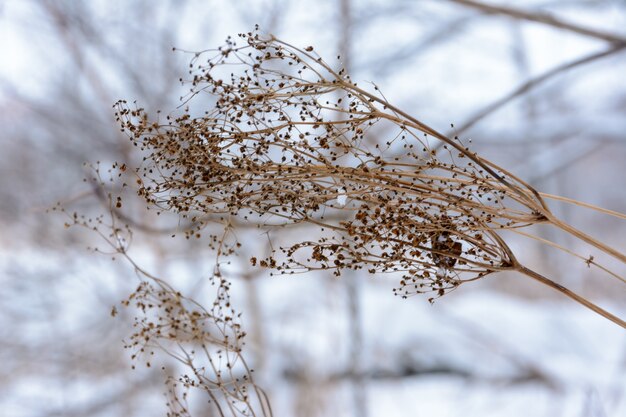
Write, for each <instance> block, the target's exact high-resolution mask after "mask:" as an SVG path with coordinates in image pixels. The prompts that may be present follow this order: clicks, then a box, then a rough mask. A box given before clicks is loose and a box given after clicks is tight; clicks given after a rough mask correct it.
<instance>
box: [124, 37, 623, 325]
mask: <svg viewBox="0 0 626 417" xmlns="http://www.w3.org/2000/svg"><path fill="white" fill-rule="evenodd" d="M240 38H241V41H240V42H241V43H243V45H238V44H237V43H236V42H235V41H234V40H232V39H228V40H227V42H226V45H225V46H223V47H221V48H219V49H217V50H209V51H204V52H202V53H198V54H196V55H195V58H194V59H193V60H192V63H191V65H190V67H191V69H190V75H191V80H190V83H191V86H192V87H191V91H190V94H189V96H188V97H186V98H185V101H186V105H188V106H191V105H192V104H194V103H195V102H198V101H206V100H209V103H210V110H207V111H204V112H203V113H201V112H198V114H197V115H195V113H194V110H193V109H190V108H189V107H188V108H187V109H186V110H185V111H183V112H182V114H181V115H179V116H177V117H174V116H166V117H163V116H161V115H159V116H158V118H157V119H156V120H152V119H151V117H150V116H149V115H148V114H146V112H145V111H144V110H143V109H141V108H130V107H129V106H128V105H127V103H126V102H124V101H121V102H119V103H117V105H116V106H117V117H118V120H119V121H120V123H121V126H122V129H123V130H124V131H125V132H127V133H128V134H129V135H130V137H131V140H132V141H133V143H134V144H135V145H136V146H138V147H139V148H140V149H141V150H142V151H144V152H146V157H145V158H144V163H143V165H142V166H140V167H138V168H137V169H136V174H137V176H138V184H139V190H138V192H139V194H140V195H141V196H142V197H144V198H145V199H146V200H147V202H148V203H150V205H152V206H155V207H158V208H159V209H162V210H166V211H173V212H176V213H180V214H181V215H182V216H184V217H188V218H190V219H192V220H193V221H194V224H195V227H194V228H193V229H191V230H190V231H189V233H190V234H199V233H200V232H201V229H202V228H203V226H204V225H205V223H206V217H207V216H208V217H211V216H213V217H215V216H218V217H221V218H222V219H224V220H225V221H228V219H235V218H236V219H240V220H243V221H248V222H252V223H257V224H261V225H263V226H264V227H280V226H283V225H288V224H299V223H306V224H309V225H314V226H317V227H318V230H319V233H318V234H317V235H314V236H313V237H312V238H310V239H307V240H300V241H296V242H294V243H292V244H290V245H287V246H284V247H281V248H278V249H276V250H274V251H273V253H272V254H271V256H269V257H267V258H264V259H260V260H258V259H257V258H253V259H252V260H251V261H252V263H253V264H257V263H258V264H260V265H261V266H266V267H270V268H273V269H276V270H277V271H279V272H280V273H296V272H303V271H310V270H319V269H325V270H332V271H334V273H335V274H337V275H339V274H340V273H341V271H342V270H344V269H353V270H361V269H363V270H366V271H368V272H370V273H385V272H399V273H402V275H403V278H402V280H401V281H400V286H399V287H398V288H397V289H396V293H397V294H399V295H401V296H404V297H406V296H409V295H411V294H414V293H423V292H432V293H434V296H441V295H443V294H445V293H446V292H447V291H450V290H453V289H454V288H456V287H458V286H459V285H460V284H462V283H463V282H466V281H470V280H475V279H478V278H480V277H484V276H486V275H487V274H491V273H494V272H497V271H506V270H515V271H519V272H521V273H523V274H525V275H527V276H529V277H532V278H534V279H537V280H539V281H541V282H543V283H544V284H546V285H549V286H551V287H553V288H555V289H557V290H559V291H561V292H562V293H564V294H566V295H568V296H569V297H571V298H573V299H575V300H576V301H578V302H580V303H582V304H584V305H585V306H587V307H589V308H591V309H593V310H594V311H596V312H598V313H599V314H601V315H603V316H605V317H607V318H609V319H610V320H612V321H614V322H615V323H618V324H619V325H621V326H622V327H626V323H625V322H624V321H623V320H621V319H619V318H617V317H615V316H613V315H611V314H610V313H608V312H606V311H604V310H602V309H601V308H599V307H597V306H596V305H594V304H592V303H591V302H589V301H588V300H586V299H584V298H582V297H580V296H578V295H576V294H574V293H572V292H570V291H569V290H567V289H565V288H563V287H562V286H560V285H558V284H556V283H554V282H553V281H551V280H549V279H547V278H545V277H543V276H542V275H540V274H538V273H537V272H535V271H532V270H530V269H528V268H526V267H525V266H523V265H521V264H520V263H519V261H518V260H517V259H516V257H515V255H514V254H513V252H512V251H511V249H510V248H509V246H508V245H507V243H506V242H505V241H504V240H503V239H502V237H501V236H500V234H499V231H501V230H503V229H506V230H514V231H515V230H519V229H521V228H524V227H526V226H529V225H535V224H539V223H549V224H552V225H554V226H556V227H558V228H560V229H562V230H564V231H566V232H568V233H570V234H572V235H574V236H575V237H577V238H579V239H582V240H583V241H585V242H587V243H589V244H591V245H592V246H595V247H596V248H597V249H599V250H601V251H603V252H605V253H607V254H609V255H612V256H614V257H615V258H617V259H619V260H621V261H622V262H626V256H624V255H623V254H621V253H619V252H618V251H616V250H614V249H612V248H610V247H607V246H606V245H604V244H602V243H601V242H598V241H596V240H594V239H593V238H591V237H589V236H587V235H585V234H583V233H582V232H580V231H578V230H576V229H574V228H573V227H571V226H570V225H568V224H566V223H564V222H562V221H561V220H559V219H557V218H556V217H555V216H554V215H553V214H552V213H551V212H550V210H549V208H548V206H547V205H546V203H545V202H544V199H543V198H542V194H540V193H539V192H537V191H536V190H534V189H533V188H532V187H531V186H529V185H528V184H527V183H525V182H524V181H522V180H521V179H519V178H517V177H515V176H514V175H512V174H511V173H509V172H507V171H506V170H504V169H503V168H501V167H498V166H496V165H495V164H493V163H492V162H490V161H487V160H485V159H484V158H482V157H480V156H478V155H477V154H476V153H474V152H472V151H471V150H470V149H469V148H467V147H466V146H465V145H464V144H463V143H461V141H460V140H458V139H457V138H454V139H450V138H448V137H446V136H445V135H443V134H441V133H439V132H437V131H435V130H434V129H432V128H430V127H428V126H427V125H425V124H423V123H421V122H420V121H418V120H416V119H415V118H413V117H411V116H410V115H409V114H407V113H405V112H403V111H402V110H400V109H398V108H396V107H394V106H393V105H391V104H390V103H389V102H387V100H386V99H385V98H384V96H383V95H382V94H381V93H380V92H379V91H378V88H377V87H376V86H375V85H373V86H372V88H370V90H373V92H370V91H368V90H367V89H364V88H362V87H361V86H358V85H357V83H355V82H353V81H352V80H351V79H350V77H349V75H347V74H346V73H345V72H344V71H343V70H339V71H336V70H334V69H333V67H331V66H330V65H329V64H328V63H326V62H325V61H324V60H322V59H321V58H320V57H319V56H318V55H317V54H316V53H315V51H314V50H313V48H312V47H308V48H304V49H300V48H297V47H294V46H292V45H290V44H288V43H285V42H283V41H281V40H278V39H276V38H274V37H272V36H269V37H264V36H261V35H259V34H258V33H257V32H251V33H247V34H241V35H240ZM375 136H377V137H380V136H384V137H385V139H383V140H380V139H377V140H372V138H373V137H375ZM229 224H230V223H229ZM580 258H582V257H580ZM582 259H585V258H582ZM588 262H591V263H594V262H593V261H592V259H589V260H588ZM618 278H619V279H622V278H620V277H618ZM622 280H623V279H622Z"/></svg>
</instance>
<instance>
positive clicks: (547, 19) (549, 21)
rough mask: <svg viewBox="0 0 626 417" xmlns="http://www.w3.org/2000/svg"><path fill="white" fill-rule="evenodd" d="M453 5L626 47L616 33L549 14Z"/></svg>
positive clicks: (462, 0) (470, 2) (469, 0)
mask: <svg viewBox="0 0 626 417" xmlns="http://www.w3.org/2000/svg"><path fill="white" fill-rule="evenodd" d="M450 1H452V2H453V3H458V4H462V5H464V6H467V7H471V8H473V9H478V10H480V11H482V12H484V13H488V14H500V15H505V16H509V17H512V18H514V19H520V20H528V21H530V22H535V23H540V24H543V25H547V26H552V27H555V28H559V29H563V30H567V31H570V32H574V33H577V34H579V35H584V36H588V37H591V38H596V39H601V40H603V41H606V42H610V43H613V44H615V45H622V46H623V45H626V37H624V36H621V35H616V34H614V33H610V32H605V31H602V30H596V29H591V28H587V27H584V26H580V25H576V24H574V23H571V22H567V21H565V20H562V19H559V18H556V17H554V16H551V15H549V14H547V13H540V12H529V11H526V10H520V9H516V8H513V7H507V6H496V5H492V4H488V3H483V2H480V1H475V0H450Z"/></svg>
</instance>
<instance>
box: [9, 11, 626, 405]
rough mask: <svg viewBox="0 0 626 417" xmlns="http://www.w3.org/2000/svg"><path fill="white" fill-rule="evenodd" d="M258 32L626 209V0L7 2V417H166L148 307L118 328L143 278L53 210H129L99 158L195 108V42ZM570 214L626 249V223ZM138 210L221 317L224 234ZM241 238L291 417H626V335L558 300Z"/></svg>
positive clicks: (268, 355) (251, 353)
mask: <svg viewBox="0 0 626 417" xmlns="http://www.w3.org/2000/svg"><path fill="white" fill-rule="evenodd" d="M487 1H488V2H487ZM255 24H259V25H260V27H261V29H262V30H263V31H264V32H268V33H273V34H275V35H276V36H278V37H280V38H282V39H284V40H286V41H288V42H289V43H292V44H294V45H298V46H301V47H304V46H308V45H314V46H315V48H316V51H317V52H318V53H319V54H320V55H321V56H323V57H327V58H328V60H329V61H331V60H332V58H333V57H335V56H336V55H337V54H341V56H342V59H343V64H344V65H345V66H346V67H347V68H348V69H349V72H350V73H351V74H352V78H353V79H354V80H356V81H358V82H359V83H361V82H363V83H364V84H363V85H366V84H365V82H368V81H371V82H375V83H376V85H377V86H378V87H379V88H380V89H381V91H382V92H383V93H384V94H385V96H386V98H387V99H388V100H389V101H390V102H391V103H393V104H395V105H396V106H398V107H400V108H402V109H404V110H405V111H407V112H408V113H410V114H412V115H413V116H415V117H416V118H418V119H420V120H421V121H423V122H425V123H427V124H428V125H430V126H433V127H434V128H436V129H438V130H440V131H443V132H446V133H450V134H452V135H459V136H460V137H461V138H463V140H469V139H470V138H471V139H472V147H473V150H475V151H477V152H478V153H479V154H482V155H484V156H485V157H486V158H487V159H490V160H492V161H494V162H496V163H497V164H499V165H501V166H504V167H507V168H508V169H509V170H510V171H512V172H514V173H515V174H516V175H518V176H519V177H521V178H523V179H525V180H527V181H528V182H529V183H530V184H532V185H533V186H535V187H537V188H538V189H540V190H541V191H544V192H548V193H552V194H558V195H563V196H566V197H569V198H574V199H579V200H582V201H585V202H588V203H591V204H595V205H598V206H602V207H605V208H608V209H611V210H615V211H619V212H626V187H625V186H624V180H625V179H626V164H624V162H625V161H626V78H625V74H626V29H625V28H626V2H625V1H623V0H554V1H549V0H542V1H538V0H526V1H508V2H504V1H496V0H485V2H484V3H483V2H482V1H470V0H420V1H409V0H336V1H331V0H315V1H313V0H302V1H297V2H296V1H287V0H258V1H252V0H248V1H244V0H231V1H229V2H223V1H217V0H214V1H211V0H176V1H174V0H169V1H168V0H159V1H154V0H106V1H105V0H93V1H89V2H86V1H73V0H4V1H0V123H1V124H2V129H1V130H0V230H1V232H0V245H1V246H0V247H1V250H0V282H1V285H0V410H2V411H1V412H0V414H1V415H3V416H7V417H9V416H11V417H18V416H19V417H21V416H24V417H26V416H103V417H104V416H120V415H124V416H153V415H165V413H166V408H165V405H164V404H165V398H164V397H163V393H164V392H165V389H166V388H165V385H164V384H163V374H162V373H161V372H160V371H159V370H158V369H157V368H158V367H153V368H147V369H143V368H142V369H139V368H138V369H136V370H131V368H130V367H131V361H130V358H129V353H128V352H126V351H125V350H124V349H123V345H124V342H123V340H124V339H127V338H128V337H129V334H130V332H131V325H132V317H133V311H132V310H120V312H119V314H118V315H117V316H116V317H114V318H113V317H111V314H110V312H111V308H112V306H114V305H116V304H118V303H119V301H120V300H122V299H123V298H125V297H127V296H128V294H129V293H130V292H131V291H132V290H133V289H134V288H135V287H136V285H137V283H138V277H137V276H136V274H135V273H134V272H133V269H132V268H131V267H130V265H129V264H128V263H125V262H124V261H122V260H115V261H112V260H111V257H109V256H105V255H101V254H94V253H93V251H90V250H88V249H87V248H88V247H93V245H96V244H97V236H96V235H95V234H94V233H89V232H88V231H81V230H77V229H74V228H72V229H70V230H67V229H65V228H64V227H63V223H64V222H65V221H66V219H65V218H64V217H63V216H62V215H59V214H58V213H47V210H48V209H49V208H51V207H53V206H54V205H55V204H56V203H57V202H59V201H60V202H62V203H63V204H64V205H65V206H66V207H71V208H72V209H73V210H77V211H80V212H82V213H94V214H97V213H101V212H103V211H106V206H105V204H104V202H103V201H102V199H101V198H99V196H98V193H97V192H95V190H94V189H93V188H92V187H91V186H90V185H89V183H85V182H83V178H84V177H85V176H86V175H87V174H88V172H87V171H86V169H85V167H84V166H83V164H84V163H85V162H88V163H95V162H96V161H100V162H101V164H102V166H103V167H104V166H107V165H109V166H110V164H112V163H113V162H114V161H119V162H120V163H126V164H127V165H129V166H133V164H136V163H137V162H138V160H139V158H140V156H141V155H139V154H136V153H135V152H133V150H132V149H131V148H132V147H131V144H130V142H129V141H128V138H127V137H126V136H125V135H123V134H122V133H121V132H120V130H119V127H118V126H117V124H116V122H115V120H114V117H113V109H112V105H113V104H114V102H115V101H117V100H118V99H126V100H128V101H129V102H132V101H134V100H136V101H137V102H138V103H139V105H141V106H143V107H146V108H147V109H149V110H150V111H156V110H158V109H162V110H164V111H169V110H172V109H174V108H176V107H177V106H178V105H179V104H180V102H179V97H180V96H181V95H183V94H184V93H185V89H186V87H184V86H181V84H180V83H179V81H178V80H179V78H180V77H184V76H185V74H186V68H187V65H188V63H189V60H190V58H191V57H192V55H190V54H187V53H184V52H173V51H172V48H173V47H177V48H180V49H183V50H187V51H200V50H204V49H207V48H214V47H217V46H219V45H221V44H222V43H223V42H224V39H225V38H226V36H228V35H236V34H237V33H239V32H247V31H249V30H251V29H253V27H254V25H255ZM452 125H453V127H452ZM383 133H384V132H383ZM373 134H375V133H373ZM381 140H383V138H382V137H381ZM551 207H553V209H554V211H555V212H556V213H558V214H559V215H560V216H561V217H562V218H564V219H565V220H566V221H568V222H570V223H572V224H573V225H575V226H576V227H578V228H580V229H582V230H584V231H586V232H589V233H590V234H592V235H593V236H595V237H597V238H600V239H601V240H603V241H604V242H606V243H608V244H610V245H612V246H614V247H615V248H617V249H618V250H620V251H622V252H624V251H625V250H626V243H625V240H624V235H625V231H626V228H625V223H624V221H623V220H621V221H620V220H619V219H616V218H613V217H608V216H606V215H600V214H597V213H595V212H593V211H591V210H587V209H584V208H580V207H576V206H571V205H563V204H559V203H558V202H553V205H552V206H551ZM125 214H126V215H127V216H128V217H129V218H130V219H133V222H134V223H133V227H134V230H135V238H134V241H133V246H132V248H131V254H132V255H133V256H134V257H135V259H137V261H138V262H139V263H140V264H141V265H143V266H145V267H146V268H147V269H148V270H150V271H152V272H154V273H155V274H157V275H159V276H161V277H163V278H165V279H167V280H168V281H169V282H172V283H173V284H175V285H176V287H177V288H179V289H180V290H181V291H182V292H183V293H193V294H196V299H197V300H198V301H199V302H201V303H203V302H205V303H211V302H212V298H211V296H210V288H205V287H208V285H207V276H209V275H210V274H211V272H212V271H213V267H214V265H213V262H214V259H215V258H214V254H213V253H211V252H210V250H209V248H208V245H207V242H202V241H195V242H194V241H187V240H185V239H181V238H176V239H172V238H171V237H170V235H171V230H172V228H174V229H175V228H176V224H177V223H176V221H177V220H176V219H173V218H164V219H159V220H158V221H157V220H155V219H153V218H149V217H147V215H146V214H145V210H144V207H143V206H142V205H140V204H138V205H135V206H133V205H130V206H129V207H127V210H126V211H125ZM239 233H241V235H240V238H242V240H243V241H244V242H245V243H246V245H244V248H243V251H244V255H243V256H241V259H239V260H237V259H233V262H241V265H239V266H238V267H237V268H232V269H231V273H229V274H228V278H229V279H230V280H232V281H233V294H232V296H233V303H234V304H235V305H236V306H237V309H239V310H240V311H242V312H243V318H242V321H243V325H244V328H245V330H246V331H247V332H248V333H249V335H248V337H247V344H246V350H245V351H244V355H245V356H246V357H247V358H248V361H249V363H250V364H251V365H252V366H253V368H254V369H255V374H256V378H257V382H259V384H260V385H261V386H262V387H264V389H265V390H266V391H267V392H268V393H269V396H270V398H271V401H272V406H273V409H274V412H275V415H276V416H355V417H356V416H359V417H360V416H381V415H384V416H422V415H423V416H430V417H434V416H459V415H463V416H465V417H470V416H525V417H529V416H546V417H547V416H580V417H587V416H596V417H604V416H607V417H608V416H616V417H617V416H624V415H626V332H624V330H623V329H621V328H619V327H618V326H616V325H614V324H612V323H610V322H609V321H607V320H605V319H603V318H601V317H600V316H597V315H595V314H593V313H592V312H590V311H588V310H586V309H584V308H583V307H581V306H579V305H577V304H575V303H574V302H572V301H570V300H569V299H565V298H564V297H563V296H561V295H560V294H557V293H555V292H553V291H552V290H550V289H549V288H547V287H546V288H544V287H542V286H540V284H537V283H535V282H530V281H528V280H527V279H523V278H522V277H520V276H517V275H515V274H509V275H507V274H498V275H493V276H490V277H488V278H486V279H483V280H480V281H478V282H475V283H471V284H467V285H465V286H463V287H462V288H461V289H460V290H459V291H455V292H454V293H452V294H450V295H447V296H445V297H443V298H442V299H439V300H437V301H436V303H435V304H434V305H430V304H429V303H428V301H427V296H424V297H420V296H417V297H413V298H410V299H408V300H401V299H399V298H396V297H394V296H393V294H392V290H391V289H392V288H393V286H394V285H396V284H397V282H396V281H397V280H396V278H394V277H391V276H382V277H375V276H369V275H360V274H356V273H353V274H346V275H344V276H343V277H341V278H339V279H338V278H336V277H333V276H331V274H328V275H327V276H326V275H323V274H305V275H298V276H297V277H296V278H294V277H290V278H286V277H270V276H269V272H268V271H266V270H259V269H253V268H252V267H251V266H250V265H249V262H248V261H247V260H248V259H249V258H250V256H251V254H263V253H265V252H266V251H267V250H268V248H267V246H268V236H266V235H265V234H262V233H260V232H259V231H246V230H242V231H241V232H239ZM294 233H309V232H308V231H307V230H306V229H302V230H298V231H295V232H294ZM536 233H538V234H539V235H540V236H542V237H544V238H546V239H551V240H554V241H556V242H558V243H560V244H563V245H565V246H567V247H568V248H570V249H572V250H575V251H577V252H580V253H581V254H583V255H584V256H588V255H593V254H594V252H593V251H591V250H590V249H589V248H587V247H585V246H583V245H581V244H580V243H578V242H574V241H571V240H570V239H569V238H568V237H567V236H560V235H558V234H555V232H554V231H553V230H550V229H545V230H544V229H537V230H536ZM512 247H513V249H514V250H516V251H517V253H518V255H519V257H520V258H521V259H522V260H523V261H524V262H526V263H528V264H529V265H530V266H532V267H535V268H537V269H538V270H540V271H542V272H543V273H545V274H546V275H548V276H550V277H552V278H553V279H555V280H556V281H557V282H559V283H561V284H563V285H566V286H567V287H569V288H571V289H573V290H575V291H577V292H578V293H580V294H582V295H584V296H586V297H589V298H591V299H593V300H594V301H595V302H597V303H599V304H600V305H602V306H604V307H606V308H607V309H608V310H610V311H611V312H614V313H616V314H617V315H619V316H621V317H622V318H623V317H626V304H625V302H624V300H626V288H625V286H624V285H623V284H621V283H619V282H618V281H616V280H613V279H610V278H609V277H607V276H605V275H602V274H600V273H598V272H596V270H594V269H589V268H587V265H585V263H584V262H582V261H578V260H576V259H575V258H571V257H568V256H566V255H564V254H562V253H558V252H555V251H550V250H547V249H546V247H545V246H539V245H535V244H533V243H532V242H530V243H529V242H527V241H526V242H519V244H518V243H517V242H516V241H515V240H513V241H512ZM596 256H597V257H599V258H601V257H600V256H599V255H598V254H596ZM603 260H604V261H606V263H607V265H608V266H610V267H613V269H615V270H616V271H617V272H618V273H621V275H624V271H625V269H624V265H623V264H619V263H618V262H612V261H611V260H610V259H603ZM232 271H236V273H235V272H232ZM163 360H166V359H163ZM199 415H200V414H199ZM202 415H211V414H202Z"/></svg>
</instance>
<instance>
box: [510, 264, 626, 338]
mask: <svg viewBox="0 0 626 417" xmlns="http://www.w3.org/2000/svg"><path fill="white" fill-rule="evenodd" d="M516 270H517V271H519V272H521V273H522V274H524V275H526V276H528V277H530V278H533V279H536V280H537V281H539V282H541V283H542V284H544V285H547V286H548V287H552V288H554V289H555V290H557V291H559V292H560V293H562V294H564V295H566V296H568V297H569V298H571V299H573V300H575V301H577V302H578V303H580V304H582V305H584V306H585V307H587V308H588V309H590V310H593V311H594V312H596V313H598V314H599V315H601V316H602V317H604V318H606V319H609V320H611V321H612V322H613V323H616V324H618V325H620V326H621V327H622V328H624V329H626V321H624V320H622V319H620V318H619V317H617V316H615V315H613V314H611V313H609V312H608V311H606V310H604V309H602V308H600V307H599V306H597V305H595V304H594V303H592V302H591V301H589V300H587V299H586V298H584V297H581V296H580V295H578V294H576V293H575V292H572V291H570V290H568V289H567V288H565V287H564V286H562V285H561V284H557V283H556V282H554V281H552V280H550V279H548V278H546V277H544V276H543V275H541V274H540V273H538V272H535V271H533V270H532V269H528V268H526V267H525V266H522V265H519V266H518V267H517V268H516Z"/></svg>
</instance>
